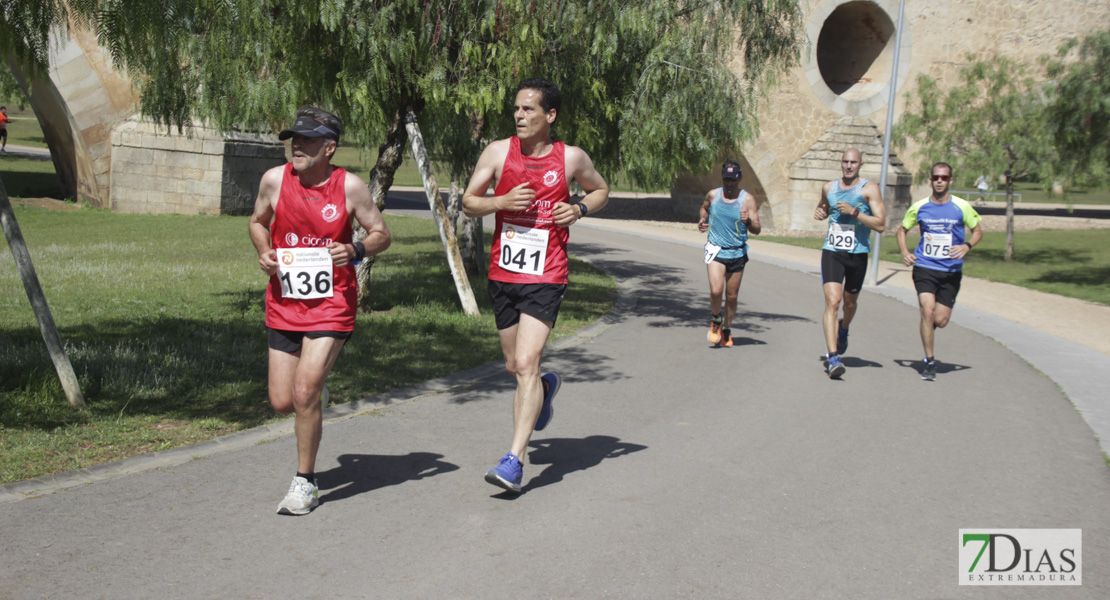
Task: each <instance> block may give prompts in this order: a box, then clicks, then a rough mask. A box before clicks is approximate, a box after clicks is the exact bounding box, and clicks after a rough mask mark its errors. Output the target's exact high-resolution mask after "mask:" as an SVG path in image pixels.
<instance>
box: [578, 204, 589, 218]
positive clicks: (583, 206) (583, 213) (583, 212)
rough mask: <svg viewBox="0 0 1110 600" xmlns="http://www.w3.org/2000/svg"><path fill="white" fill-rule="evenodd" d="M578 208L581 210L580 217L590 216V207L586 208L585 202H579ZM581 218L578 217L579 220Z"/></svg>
mask: <svg viewBox="0 0 1110 600" xmlns="http://www.w3.org/2000/svg"><path fill="white" fill-rule="evenodd" d="M578 208H579V209H581V210H582V217H584V216H586V215H588V214H590V207H588V206H586V203H585V202H579V203H578ZM582 217H578V218H579V219H581V218H582Z"/></svg>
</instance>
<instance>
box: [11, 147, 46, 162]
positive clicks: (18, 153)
mask: <svg viewBox="0 0 1110 600" xmlns="http://www.w3.org/2000/svg"><path fill="white" fill-rule="evenodd" d="M5 150H6V152H4V153H3V154H0V160H3V158H4V157H5V156H15V157H17V158H33V159H35V160H50V150H49V149H48V148H38V147H35V146H20V145H18V144H8V147H7V148H6V149H5Z"/></svg>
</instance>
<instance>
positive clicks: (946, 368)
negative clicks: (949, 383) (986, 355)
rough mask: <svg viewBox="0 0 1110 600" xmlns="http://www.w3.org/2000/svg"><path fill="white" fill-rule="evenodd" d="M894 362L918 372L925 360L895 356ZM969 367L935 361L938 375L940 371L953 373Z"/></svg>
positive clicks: (923, 366)
mask: <svg viewBox="0 0 1110 600" xmlns="http://www.w3.org/2000/svg"><path fill="white" fill-rule="evenodd" d="M894 362H895V364H897V365H898V366H900V367H906V368H907V369H913V370H914V371H915V372H917V373H920V372H921V369H924V368H925V361H923V360H921V359H920V358H919V359H917V360H906V359H904V358H896V359H894ZM970 368H971V367H970V366H969V365H957V364H952V363H946V362H944V361H940V360H938V361H937V374H938V375H940V374H941V373H954V372H956V371H963V370H964V369H970Z"/></svg>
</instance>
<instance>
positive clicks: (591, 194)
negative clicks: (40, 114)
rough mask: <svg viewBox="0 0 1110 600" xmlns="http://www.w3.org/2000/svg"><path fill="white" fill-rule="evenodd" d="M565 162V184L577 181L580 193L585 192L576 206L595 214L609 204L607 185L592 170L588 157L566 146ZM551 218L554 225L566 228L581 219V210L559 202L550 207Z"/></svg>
mask: <svg viewBox="0 0 1110 600" xmlns="http://www.w3.org/2000/svg"><path fill="white" fill-rule="evenodd" d="M565 161H566V170H567V183H568V184H569V183H570V182H571V181H577V182H578V185H579V187H581V188H582V191H584V192H586V195H585V197H583V198H582V199H581V200H579V201H578V204H580V205H582V204H584V205H585V207H586V213H595V212H597V211H599V210H601V209H603V208H605V205H606V204H609V184H608V183H606V182H605V178H604V177H602V176H601V174H600V173H598V172H597V169H595V168H594V163H593V161H592V160H590V156H589V155H588V154H586V153H585V152H584V151H583V150H582V149H581V148H578V147H577V146H567V147H566V157H565ZM551 218H552V219H553V220H554V221H555V224H556V225H558V226H560V227H566V226H568V225H570V224H571V223H574V222H575V221H577V220H578V219H580V218H582V209H581V207H576V206H572V205H569V204H567V203H565V202H561V203H559V204H556V205H555V206H554V207H552V209H551Z"/></svg>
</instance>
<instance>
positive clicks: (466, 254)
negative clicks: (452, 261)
mask: <svg viewBox="0 0 1110 600" xmlns="http://www.w3.org/2000/svg"><path fill="white" fill-rule="evenodd" d="M484 238H485V236H484V235H483V231H482V219H471V218H470V217H467V216H463V222H462V235H461V236H460V239H459V249H460V250H462V254H463V265H464V266H465V267H466V272H467V274H469V275H481V274H482V273H484V272H485V271H484V270H485V266H486V241H485V239H484Z"/></svg>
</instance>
